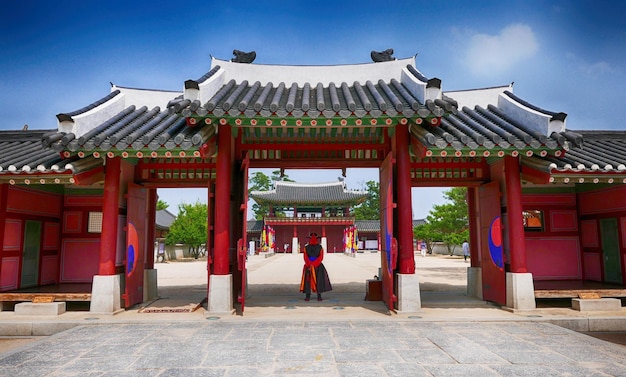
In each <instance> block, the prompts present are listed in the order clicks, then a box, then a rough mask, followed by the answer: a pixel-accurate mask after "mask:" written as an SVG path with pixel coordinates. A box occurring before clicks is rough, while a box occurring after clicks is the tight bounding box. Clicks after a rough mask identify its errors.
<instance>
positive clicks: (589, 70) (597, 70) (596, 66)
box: [565, 53, 620, 76]
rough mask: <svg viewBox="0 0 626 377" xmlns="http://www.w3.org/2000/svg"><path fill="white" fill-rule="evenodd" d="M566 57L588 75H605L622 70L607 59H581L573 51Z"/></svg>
mask: <svg viewBox="0 0 626 377" xmlns="http://www.w3.org/2000/svg"><path fill="white" fill-rule="evenodd" d="M565 56H566V58H567V59H568V60H570V61H572V62H573V63H574V64H575V65H576V67H577V69H578V70H579V71H581V72H582V73H584V74H586V75H592V76H597V75H604V74H615V73H619V72H620V70H619V69H618V68H616V67H615V66H613V65H611V64H610V63H608V62H606V61H597V62H586V61H585V60H584V59H580V58H579V57H578V56H576V55H575V54H573V53H568V54H566V55H565Z"/></svg>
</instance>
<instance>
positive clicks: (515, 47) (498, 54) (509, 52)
mask: <svg viewBox="0 0 626 377" xmlns="http://www.w3.org/2000/svg"><path fill="white" fill-rule="evenodd" d="M538 49H539V45H538V43H537V40H536V39H535V34H534V33H533V31H532V29H531V28H530V27H529V26H528V25H524V24H512V25H509V26H507V27H505V28H504V29H502V30H501V31H500V33H499V34H497V35H488V34H474V35H471V36H470V39H469V42H468V44H467V50H466V53H465V60H464V63H465V64H466V65H467V66H468V68H469V70H470V72H471V73H473V74H475V75H481V76H482V75H490V76H493V75H498V74H501V73H504V72H506V71H507V70H508V69H510V68H511V67H513V66H514V65H515V64H517V63H518V62H520V61H523V60H526V59H528V58H530V57H532V56H534V55H535V53H536V52H537V50H538Z"/></svg>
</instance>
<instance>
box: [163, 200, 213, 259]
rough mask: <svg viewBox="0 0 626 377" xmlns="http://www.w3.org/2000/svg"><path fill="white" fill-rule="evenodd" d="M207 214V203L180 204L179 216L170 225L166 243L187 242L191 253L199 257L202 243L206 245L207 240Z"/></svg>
mask: <svg viewBox="0 0 626 377" xmlns="http://www.w3.org/2000/svg"><path fill="white" fill-rule="evenodd" d="M207 214H208V207H207V205H206V204H202V203H199V202H196V204H185V203H181V204H179V205H178V216H177V217H176V219H175V220H174V222H173V223H172V225H171V226H170V229H169V232H168V233H167V236H166V238H165V243H166V244H168V245H173V244H187V245H189V247H190V251H191V255H192V256H193V257H194V258H196V259H197V258H198V257H199V256H200V254H201V251H202V245H205V244H206V240H207Z"/></svg>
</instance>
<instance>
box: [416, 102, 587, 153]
mask: <svg viewBox="0 0 626 377" xmlns="http://www.w3.org/2000/svg"><path fill="white" fill-rule="evenodd" d="M410 131H411V134H412V136H413V138H414V142H413V143H412V150H411V152H412V153H413V154H414V155H415V156H417V157H432V156H434V157H476V156H483V157H504V156H505V155H510V156H514V157H515V156H519V155H521V156H526V157H531V156H533V155H538V156H541V157H546V156H554V157H560V156H562V155H563V154H564V153H567V151H569V150H570V149H571V148H573V147H574V146H577V145H580V144H581V143H582V137H580V136H579V135H577V134H575V133H572V132H569V131H564V132H561V133H556V132H555V133H553V134H551V135H550V136H549V137H548V136H544V135H542V134H539V133H538V132H536V131H535V130H534V129H533V128H531V127H526V126H525V125H524V124H520V123H519V122H517V121H515V120H513V119H511V118H509V117H508V116H507V115H506V114H504V113H503V112H502V111H501V110H499V109H498V108H497V107H496V106H493V105H488V106H487V108H483V107H481V106H475V108H474V109H469V108H467V107H463V109H462V110H461V111H459V112H458V113H457V114H449V115H446V116H444V117H443V118H442V119H441V124H440V125H438V126H437V127H434V126H432V125H429V124H427V123H421V124H417V123H416V124H412V125H411V128H410Z"/></svg>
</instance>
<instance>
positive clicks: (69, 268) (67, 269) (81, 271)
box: [60, 239, 100, 283]
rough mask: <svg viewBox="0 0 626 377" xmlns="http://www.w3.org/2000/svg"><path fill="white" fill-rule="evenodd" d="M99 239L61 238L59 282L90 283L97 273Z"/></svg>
mask: <svg viewBox="0 0 626 377" xmlns="http://www.w3.org/2000/svg"><path fill="white" fill-rule="evenodd" d="M99 251H100V239H71V240H63V246H62V248H61V277H60V282H61V283H91V281H92V280H93V276H94V275H97V274H98V262H99Z"/></svg>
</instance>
